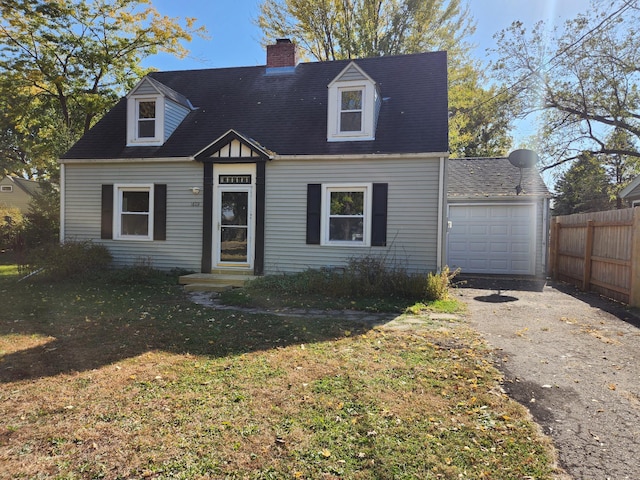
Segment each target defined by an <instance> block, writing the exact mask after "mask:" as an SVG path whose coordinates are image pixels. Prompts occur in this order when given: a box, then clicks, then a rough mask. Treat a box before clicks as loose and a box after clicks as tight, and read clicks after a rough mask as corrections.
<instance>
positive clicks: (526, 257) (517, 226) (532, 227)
mask: <svg viewBox="0 0 640 480" xmlns="http://www.w3.org/2000/svg"><path fill="white" fill-rule="evenodd" d="M449 221H450V222H451V228H450V229H449V232H448V240H447V264H448V265H449V267H450V268H451V269H453V268H460V269H461V271H462V272H463V273H492V274H511V275H533V274H535V252H536V250H535V238H536V235H535V232H536V222H535V205H450V206H449Z"/></svg>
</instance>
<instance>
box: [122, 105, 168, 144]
mask: <svg viewBox="0 0 640 480" xmlns="http://www.w3.org/2000/svg"><path fill="white" fill-rule="evenodd" d="M127 110H128V113H127V145H128V146H136V145H149V146H157V145H162V143H163V142H164V123H165V122H164V111H165V101H164V98H163V97H162V96H161V95H154V96H150V95H145V96H140V97H137V96H132V97H129V98H128V99H127Z"/></svg>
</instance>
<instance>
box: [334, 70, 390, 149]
mask: <svg viewBox="0 0 640 480" xmlns="http://www.w3.org/2000/svg"><path fill="white" fill-rule="evenodd" d="M328 88H329V97H328V104H327V105H328V106H327V110H328V111H327V141H329V142H349V141H358V140H374V139H375V136H376V124H377V122H378V113H379V112H380V106H381V105H382V99H381V97H380V92H379V91H378V85H377V84H376V82H374V81H373V79H372V78H371V77H370V76H369V75H367V74H366V73H365V72H364V70H362V69H361V68H360V67H359V66H358V65H357V64H356V63H355V62H351V63H350V64H349V65H347V66H346V67H345V68H344V70H342V72H340V74H339V75H338V76H337V77H336V78H335V79H334V80H333V81H332V82H331V83H330V84H329V85H328Z"/></svg>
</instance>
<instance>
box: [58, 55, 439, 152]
mask: <svg viewBox="0 0 640 480" xmlns="http://www.w3.org/2000/svg"><path fill="white" fill-rule="evenodd" d="M354 61H355V63H356V64H357V65H358V66H360V68H362V69H363V70H364V72H366V73H367V75H369V76H370V77H371V78H372V79H373V80H374V81H375V82H376V83H377V84H378V86H379V89H380V94H381V96H382V98H383V102H382V107H381V110H380V115H379V119H378V125H377V128H376V136H375V140H372V141H352V142H327V85H329V83H330V82H331V81H332V80H333V79H335V78H336V76H338V74H340V72H341V71H342V70H343V69H344V68H345V67H346V66H347V65H348V64H349V62H350V61H348V60H345V61H335V62H315V63H301V64H299V65H298V66H297V67H296V68H295V69H294V70H293V72H292V73H289V74H287V73H282V74H278V75H274V74H269V75H267V74H266V67H265V66H256V67H239V68H221V69H208V70H186V71H174V72H155V73H152V74H150V76H151V78H153V79H154V80H156V81H158V82H160V83H162V84H163V85H166V86H167V87H168V88H170V89H172V90H173V91H175V92H177V94H179V95H183V96H184V97H185V98H186V99H188V100H189V102H191V104H192V105H193V106H194V107H195V108H196V109H195V110H194V111H192V112H191V113H189V115H188V116H187V117H186V118H185V119H184V121H183V122H182V123H181V124H180V126H179V127H178V128H177V130H176V131H175V132H174V133H173V134H172V135H171V137H170V138H169V139H168V140H167V141H166V142H165V144H164V145H162V146H159V147H127V146H126V109H127V105H126V99H122V100H121V101H120V102H119V103H118V104H117V105H116V106H115V107H114V108H113V109H112V110H111V111H109V112H108V113H107V114H106V115H105V116H104V117H103V118H102V120H100V122H98V123H97V124H96V125H95V126H94V127H93V128H92V129H91V130H90V131H89V132H88V133H87V134H86V135H85V136H84V137H82V138H81V139H80V140H79V141H78V142H77V143H76V144H75V145H74V146H73V147H72V148H71V149H70V150H69V151H68V152H67V153H66V154H65V155H64V156H63V158H64V159H71V158H82V159H91V158H142V157H189V156H192V155H195V154H196V153H198V152H199V151H200V150H202V149H203V148H205V147H206V146H208V145H209V144H211V143H212V142H214V141H215V140H216V139H218V138H219V137H220V136H222V135H223V134H225V133H226V132H227V131H228V130H230V129H233V130H235V131H237V132H239V133H240V134H242V135H244V136H246V137H248V138H251V139H253V140H254V141H256V142H257V143H258V144H260V145H263V146H264V147H265V148H266V149H268V150H270V151H272V152H275V153H276V154H280V155H333V154H335V155H343V154H359V153H424V152H446V151H448V122H447V118H448V110H447V56H446V52H433V53H422V54H415V55H399V56H389V57H378V58H368V59H358V60H354ZM283 72H284V70H283Z"/></svg>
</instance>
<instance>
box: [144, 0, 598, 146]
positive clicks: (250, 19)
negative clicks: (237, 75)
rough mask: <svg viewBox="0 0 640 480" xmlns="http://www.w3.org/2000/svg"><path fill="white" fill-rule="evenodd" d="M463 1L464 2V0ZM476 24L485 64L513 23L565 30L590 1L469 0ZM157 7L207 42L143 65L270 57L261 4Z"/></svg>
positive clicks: (255, 0) (164, 2) (208, 0)
mask: <svg viewBox="0 0 640 480" xmlns="http://www.w3.org/2000/svg"><path fill="white" fill-rule="evenodd" d="M463 1H465V0H463ZM466 1H467V3H468V5H469V9H470V11H471V15H472V16H473V18H474V19H475V21H476V32H475V33H474V34H473V35H472V36H471V37H470V41H471V43H473V44H475V45H476V47H475V49H474V51H473V54H474V56H475V57H476V58H478V59H479V60H481V61H482V62H483V63H486V62H487V60H488V57H487V52H486V51H487V49H489V48H492V47H494V46H495V42H494V39H493V36H494V34H496V33H497V32H499V31H500V30H502V29H504V28H507V27H508V26H509V25H511V23H512V22H513V21H514V20H520V21H522V22H523V23H524V25H525V26H526V27H531V26H533V25H534V24H535V23H536V22H538V21H539V20H544V21H545V22H546V24H547V25H549V26H552V25H558V26H561V25H562V24H563V23H564V22H565V20H567V19H569V18H573V17H575V15H576V14H578V13H583V12H585V11H586V10H587V8H588V6H589V0H466ZM152 4H153V6H154V7H155V8H156V9H157V10H158V11H159V12H160V13H161V14H163V15H168V16H170V17H183V18H184V17H195V18H197V19H198V22H197V25H204V26H205V27H206V29H207V31H208V38H207V39H201V38H197V37H195V38H194V39H193V41H192V42H190V43H189V44H187V45H186V46H187V48H188V49H189V50H190V54H189V56H188V57H187V58H184V59H177V58H175V57H172V56H169V55H162V54H160V55H156V56H153V57H150V58H149V59H148V60H147V61H145V62H144V65H145V66H147V67H148V66H153V67H155V68H157V69H159V70H189V69H200V68H223V67H239V66H255V65H264V64H265V62H266V52H265V51H264V49H263V47H262V46H261V45H260V40H261V37H262V34H261V31H260V29H259V28H258V27H257V26H256V25H255V22H254V20H255V18H256V17H257V16H258V5H259V4H260V0H179V1H178V0H152ZM515 127H516V129H515V131H514V132H512V133H513V135H514V139H515V142H514V143H515V145H514V147H516V148H518V147H519V145H518V144H519V143H521V142H522V141H524V140H525V139H526V138H527V137H529V136H531V135H533V134H534V133H535V130H536V127H535V120H532V119H529V120H524V121H520V122H518V123H516V125H515Z"/></svg>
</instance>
